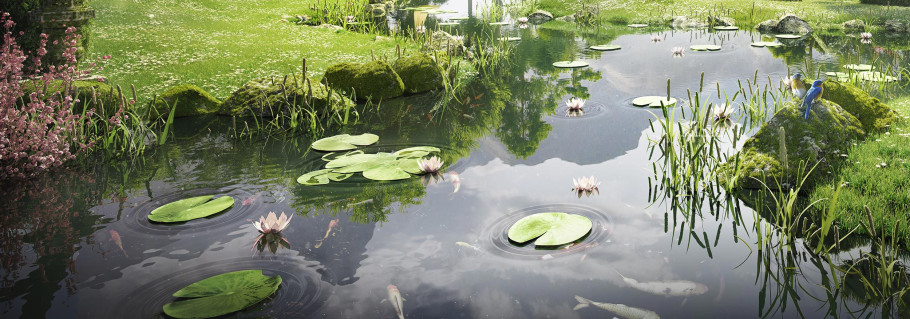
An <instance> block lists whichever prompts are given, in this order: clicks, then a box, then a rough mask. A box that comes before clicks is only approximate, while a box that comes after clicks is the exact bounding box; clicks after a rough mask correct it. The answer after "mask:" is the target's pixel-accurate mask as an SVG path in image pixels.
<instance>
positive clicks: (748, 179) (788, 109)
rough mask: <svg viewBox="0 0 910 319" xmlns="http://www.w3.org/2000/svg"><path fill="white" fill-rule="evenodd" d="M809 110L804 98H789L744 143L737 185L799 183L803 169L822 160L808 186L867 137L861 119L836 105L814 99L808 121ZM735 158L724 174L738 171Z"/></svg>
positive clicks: (783, 186)
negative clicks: (803, 105)
mask: <svg viewBox="0 0 910 319" xmlns="http://www.w3.org/2000/svg"><path fill="white" fill-rule="evenodd" d="M804 110H805V109H804V108H802V106H801V105H800V101H799V100H797V99H794V100H792V101H790V102H789V103H788V104H787V105H786V106H785V107H784V108H782V109H781V110H779V111H778V112H777V113H776V114H775V115H774V117H773V118H772V119H771V120H770V121H768V123H766V124H765V125H764V126H762V128H761V129H760V130H759V131H758V133H756V134H755V135H754V136H753V137H751V138H749V139H748V140H747V141H746V142H745V144H744V145H743V148H742V150H741V151H740V153H739V155H738V156H739V160H740V167H739V170H738V172H737V175H738V178H737V180H738V182H737V183H736V184H735V185H734V187H735V188H745V189H762V188H764V186H763V185H762V183H764V184H765V185H767V186H768V187H769V188H771V189H778V188H780V187H782V188H789V187H794V186H796V185H798V183H799V179H801V178H802V177H803V176H804V175H803V174H802V172H801V171H806V170H808V169H811V168H812V167H813V166H814V165H816V163H817V164H818V165H817V166H815V168H814V170H813V171H812V174H811V175H810V176H809V178H807V179H806V182H805V183H804V184H803V187H804V188H806V187H811V185H813V184H814V183H815V182H816V181H817V180H818V178H819V177H820V176H822V175H823V174H827V173H829V172H830V171H831V169H832V165H834V163H835V162H836V161H838V160H839V159H840V158H841V157H842V154H845V153H846V152H847V150H848V149H849V148H850V147H851V146H852V144H853V142H854V141H857V140H859V139H861V138H863V137H864V136H865V131H863V128H862V127H863V126H862V123H860V121H859V120H858V119H856V117H854V116H853V115H852V114H850V112H847V111H846V110H844V109H843V108H841V107H840V106H838V105H837V103H834V102H831V101H827V100H824V99H822V100H820V101H818V102H816V103H814V104H813V105H812V109H811V112H810V114H809V119H803V111H804ZM781 129H783V130H781ZM782 131H783V132H782ZM781 133H783V134H781ZM781 136H783V138H781ZM782 142H783V143H782ZM731 162H732V161H731ZM731 162H728V163H727V164H725V165H724V169H723V174H731V173H732V172H734V171H733V164H732V163H731Z"/></svg>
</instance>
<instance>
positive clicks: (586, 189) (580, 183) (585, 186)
mask: <svg viewBox="0 0 910 319" xmlns="http://www.w3.org/2000/svg"><path fill="white" fill-rule="evenodd" d="M572 183H574V184H575V186H573V187H572V191H574V192H576V193H578V197H579V198H580V197H581V195H582V194H584V195H585V196H591V193H594V192H597V194H600V190H599V189H598V188H597V186H600V182H598V181H597V179H596V178H594V176H591V177H590V178H589V177H584V176H582V177H581V178H578V179H574V178H573V179H572Z"/></svg>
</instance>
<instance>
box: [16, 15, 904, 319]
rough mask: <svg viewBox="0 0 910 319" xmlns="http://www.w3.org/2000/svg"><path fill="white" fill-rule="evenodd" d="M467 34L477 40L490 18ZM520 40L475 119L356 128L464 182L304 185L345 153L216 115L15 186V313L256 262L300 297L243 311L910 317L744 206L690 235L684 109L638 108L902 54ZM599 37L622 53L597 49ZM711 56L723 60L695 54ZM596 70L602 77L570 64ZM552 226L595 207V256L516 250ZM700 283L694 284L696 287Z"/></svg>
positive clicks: (485, 87) (392, 109) (629, 34)
mask: <svg viewBox="0 0 910 319" xmlns="http://www.w3.org/2000/svg"><path fill="white" fill-rule="evenodd" d="M450 7H451V8H454V10H466V9H465V8H464V7H460V6H457V5H451V6H450ZM469 7H470V5H469ZM402 14H407V13H402ZM460 14H461V15H465V13H463V12H462V13H460ZM475 14H476V12H475ZM449 15H451V16H456V15H458V14H449ZM449 15H441V17H442V18H445V17H448V16H449ZM432 19H433V18H432V17H431V18H430V20H432ZM401 23H402V24H407V23H411V24H413V20H410V21H409V20H408V19H402V20H401ZM432 23H433V22H432V21H431V22H428V24H432ZM463 23H464V24H463V25H462V26H461V27H464V28H466V29H471V28H481V26H480V25H482V23H481V22H479V21H478V20H476V19H469V20H467V21H464V22H463ZM483 28H484V29H485V28H486V27H485V26H484V27H483ZM496 28H497V29H498V28H500V27H496ZM501 28H502V30H499V31H497V32H502V33H503V35H508V36H514V37H520V38H521V40H519V41H515V42H514V43H513V44H511V45H513V46H514V48H513V50H512V52H513V53H514V55H513V56H512V57H511V61H512V63H511V64H510V66H509V67H508V68H507V71H506V72H502V74H498V75H497V76H495V77H491V78H488V79H484V81H483V82H482V83H481V82H475V83H471V84H467V86H468V87H467V88H466V92H467V93H466V94H465V95H464V96H462V97H461V98H460V99H459V100H458V102H457V103H456V104H460V106H457V107H456V106H449V107H447V108H446V109H445V111H443V112H442V113H438V112H433V111H432V110H431V109H432V108H433V107H434V106H435V105H436V102H437V100H438V99H439V98H440V97H439V95H437V94H425V95H417V96H411V97H405V98H400V99H396V100H391V101H384V102H382V104H381V106H380V108H379V110H378V111H377V112H376V113H375V114H364V115H362V117H361V118H360V121H359V123H358V124H356V125H352V126H348V127H346V128H345V129H344V133H350V134H360V133H366V132H369V133H373V134H376V135H378V136H379V137H380V138H379V142H378V143H376V144H374V145H371V146H367V147H363V148H362V149H363V150H364V151H366V152H376V151H382V152H390V151H395V150H399V149H403V148H406V147H411V146H421V145H428V146H435V147H438V148H440V149H441V152H440V154H441V155H442V157H443V159H444V160H445V161H446V164H445V168H444V171H445V172H446V173H445V174H444V175H443V177H444V179H439V180H431V179H428V178H426V177H425V178H418V177H414V178H411V179H407V180H404V181H395V182H374V181H369V180H367V179H364V178H362V177H360V176H355V177H352V178H350V179H348V180H345V181H342V182H333V183H330V184H327V185H318V186H302V185H300V184H297V183H296V181H295V180H296V178H297V177H298V176H300V175H302V174H304V173H306V172H310V171H313V170H316V169H320V168H321V167H322V166H323V165H324V164H325V162H324V161H323V160H322V159H321V157H322V155H323V154H324V153H321V152H318V151H314V150H311V149H309V145H310V143H312V140H311V139H309V138H307V137H287V138H269V139H266V138H260V137H253V138H240V139H239V138H237V137H236V136H234V135H232V134H231V133H229V132H231V130H230V128H231V126H232V125H233V124H232V122H231V120H230V119H229V118H218V117H212V118H192V119H178V120H177V121H176V122H175V123H174V127H175V131H174V132H173V134H174V136H175V139H174V142H171V143H167V144H166V145H163V146H161V147H158V148H157V149H155V150H154V151H151V152H149V153H148V154H146V155H145V156H143V157H142V158H140V159H138V160H137V161H135V162H131V163H114V164H105V165H97V166H91V165H89V166H87V167H83V168H81V169H74V170H70V171H66V172H64V173H60V174H56V175H53V176H48V177H47V178H44V179H42V180H40V181H38V182H36V183H34V184H29V185H18V186H17V185H12V186H8V187H4V189H3V190H2V192H0V193H2V194H3V197H4V198H5V200H4V203H3V207H2V210H3V213H2V214H0V218H2V223H0V224H2V227H3V232H2V234H3V235H2V236H0V238H2V242H0V251H2V256H3V263H2V268H0V270H2V271H0V274H2V280H3V285H2V286H3V290H2V294H0V296H2V299H0V313H2V314H3V317H11V318H12V317H24V318H33V317H43V316H47V317H54V318H89V317H99V318H131V317H135V318H148V317H159V316H160V317H164V314H163V313H162V306H163V305H164V304H167V303H170V302H172V301H174V300H175V298H174V297H172V296H171V294H172V293H174V292H175V291H177V290H179V289H181V288H183V287H185V286H187V285H189V284H191V283H194V282H196V281H199V280H201V279H204V278H207V277H210V276H213V275H217V274H220V273H225V272H229V271H236V270H245V269H262V270H263V272H264V274H266V275H269V276H272V275H276V274H277V275H281V277H282V279H283V283H282V285H281V286H280V288H279V289H278V291H277V293H276V294H275V295H273V296H272V297H271V298H268V299H266V300H265V301H264V302H263V303H260V304H258V305H257V306H254V307H252V308H250V309H247V310H244V311H242V312H239V313H236V314H234V315H232V316H231V317H235V316H236V317H243V318H249V317H275V318H285V317H323V318H354V317H366V318H396V317H397V315H396V313H395V309H394V308H393V306H392V305H391V304H390V303H389V302H387V301H386V302H384V301H383V300H384V299H387V298H388V296H389V291H388V287H389V285H394V286H396V287H397V289H398V291H400V293H401V295H402V297H403V298H404V299H405V300H404V301H403V306H404V309H403V312H404V315H405V317H407V318H481V317H492V318H541V317H554V318H602V317H605V316H607V317H610V316H614V315H616V316H619V314H614V313H612V312H609V311H607V310H603V309H598V308H597V306H596V305H592V306H590V307H586V308H580V309H577V310H575V309H573V308H577V305H579V301H578V300H577V299H576V297H575V296H581V297H584V298H587V299H590V300H593V301H595V302H604V303H610V304H624V305H627V306H630V307H635V308H640V309H646V310H648V311H653V312H654V313H656V314H658V315H659V316H662V317H667V318H721V317H732V316H749V317H757V316H761V317H766V316H767V317H788V318H789V317H810V318H821V317H832V316H833V317H837V316H847V315H849V314H850V313H851V312H860V313H862V314H863V315H864V316H865V315H871V316H873V317H878V316H879V315H880V314H879V313H880V312H883V313H884V314H887V313H889V312H894V313H897V312H898V311H899V312H900V313H902V314H904V313H906V311H907V310H906V309H904V308H901V309H890V308H885V310H882V309H883V308H882V306H880V305H878V304H877V303H875V302H872V301H867V300H865V297H863V296H862V295H861V294H860V293H855V294H854V295H849V293H844V292H842V293H841V295H840V296H838V297H836V298H831V293H830V291H829V290H831V289H833V287H835V284H834V283H832V281H836V279H835V278H831V276H832V274H831V272H830V271H829V269H828V266H827V264H826V263H824V262H822V261H820V260H818V259H817V257H813V256H812V254H810V253H808V250H807V249H806V248H804V246H803V244H802V242H801V241H802V240H801V239H796V242H797V243H798V244H796V245H795V246H796V253H795V254H794V255H795V256H794V255H790V254H789V253H786V254H774V253H768V252H767V251H766V252H765V253H764V254H762V253H761V252H759V251H758V250H757V247H756V242H757V241H759V240H760V239H761V235H759V234H757V233H756V232H755V231H754V230H753V228H752V226H751V225H754V224H755V223H756V221H759V222H760V220H761V219H762V217H761V215H760V214H758V213H755V212H753V211H752V210H751V209H750V208H748V207H746V206H745V205H741V204H740V203H736V204H735V205H731V206H724V208H723V209H721V211H720V212H715V213H711V214H709V213H708V212H709V211H712V209H713V207H708V206H709V204H707V203H705V204H704V207H703V211H704V212H705V214H703V215H702V216H701V217H699V218H698V220H697V225H696V226H695V227H694V228H693V229H692V230H691V231H689V233H686V234H683V232H682V231H681V229H683V228H684V227H689V226H681V225H679V224H678V223H675V222H674V221H675V220H676V219H675V218H673V217H668V216H672V213H671V214H667V213H668V212H669V211H670V209H671V207H669V206H668V204H666V203H664V202H661V201H658V200H655V199H654V198H652V196H650V195H651V194H652V188H653V187H654V186H655V185H653V184H652V183H653V178H654V167H653V166H652V163H654V162H655V160H654V159H653V158H652V156H651V155H652V154H651V152H652V149H651V148H650V146H651V143H650V142H649V139H653V138H654V136H655V134H656V133H655V132H653V131H652V127H654V126H652V124H651V121H660V120H662V119H664V115H663V114H662V113H661V111H660V109H658V108H640V107H635V106H632V103H631V101H632V99H634V98H636V97H639V96H647V95H666V94H667V80H668V79H669V81H670V93H669V94H670V95H671V96H673V97H676V98H679V99H680V100H681V101H682V100H684V99H687V96H689V94H690V93H689V92H690V91H691V92H695V91H699V90H700V87H701V90H702V91H703V94H701V99H702V100H703V102H704V103H708V102H709V101H710V102H713V103H726V102H727V99H728V98H733V96H732V94H728V93H727V92H729V93H734V92H736V91H738V90H739V89H740V87H741V86H746V82H747V80H749V82H750V83H754V82H752V81H754V79H756V78H757V79H758V81H757V82H758V83H759V85H760V86H765V85H766V84H770V86H771V87H775V88H776V87H777V86H778V85H779V83H780V81H781V78H783V77H786V76H787V75H788V74H790V73H793V72H795V71H796V70H801V71H803V72H805V73H809V72H811V74H815V73H816V72H819V73H824V72H827V71H840V66H841V65H843V64H847V63H860V62H861V63H874V64H876V65H879V66H882V65H890V66H892V67H896V66H907V65H908V64H907V63H908V60H910V57H907V55H906V52H904V51H895V50H890V49H887V45H886V44H887V43H885V40H884V39H882V40H881V41H880V42H882V43H879V42H876V44H874V45H872V44H862V43H861V42H860V40H859V39H857V38H853V37H839V36H818V37H808V38H803V39H800V40H796V41H792V42H785V45H784V46H782V47H777V48H764V47H753V46H751V45H750V44H751V43H752V42H755V41H762V36H761V35H760V34H758V33H753V32H750V31H707V30H690V31H656V30H652V29H641V30H632V29H629V30H621V31H617V32H613V33H610V32H596V31H591V32H572V31H561V30H555V29H547V28H543V27H537V26H532V27H530V28H526V29H522V28H518V27H516V26H504V27H501ZM653 35H657V37H659V39H660V41H652V37H653ZM764 41H773V39H768V38H765V39H764ZM876 41H879V39H876ZM894 41H906V40H901V39H895V40H894ZM600 44H613V45H619V46H621V47H622V48H621V49H620V50H618V51H609V52H598V51H593V50H589V49H587V48H588V47H589V46H591V45H600ZM696 44H716V45H720V46H721V50H720V51H717V52H710V51H705V52H701V51H691V50H688V47H689V46H690V45H696ZM674 47H683V48H686V50H685V52H684V55H683V56H682V57H674V56H673V54H672V49H673V48H674ZM576 59H577V60H582V61H585V62H588V63H589V64H590V66H589V67H586V68H578V69H557V68H554V67H553V66H552V63H554V62H557V61H562V60H576ZM807 67H808V68H810V70H809V72H807V71H806V68H807ZM756 75H757V76H756ZM810 77H811V76H810ZM718 89H719V90H720V91H721V92H717V90H718ZM899 89H900V88H899ZM718 94H720V96H721V98H720V99H719V98H718ZM725 96H726V97H725ZM572 97H579V98H583V99H585V100H587V101H588V102H587V104H586V107H585V109H586V111H585V113H584V114H583V115H581V116H577V117H572V116H567V115H566V110H565V102H566V101H567V100H568V99H570V98H572ZM741 100H742V97H739V100H737V101H733V102H731V104H733V105H738V103H739V102H738V101H741ZM683 109H685V108H684V106H677V107H674V108H673V109H672V111H671V112H670V113H671V114H677V115H678V114H679V113H680V112H681V110H683ZM740 113H742V111H739V110H738V113H737V114H740ZM737 119H740V118H739V117H738V118H737ZM655 126H656V125H655ZM754 131H755V129H749V130H747V134H752V133H754ZM726 147H728V148H730V149H732V148H733V146H731V145H727V146H726ZM456 175H457V178H455V176H456ZM582 176H595V177H596V178H597V179H598V180H599V181H600V182H601V184H600V186H599V192H598V193H595V194H592V195H591V196H581V197H579V196H577V194H576V193H575V192H573V191H571V188H572V186H573V179H575V178H580V177H582ZM205 194H214V195H216V196H231V197H233V198H234V199H235V204H234V206H233V207H232V208H231V209H229V210H227V211H225V212H223V213H220V214H218V215H215V216H212V217H209V218H204V219H199V220H193V221H189V222H186V223H182V224H177V225H165V224H155V223H151V222H149V221H148V219H147V216H148V214H149V212H151V210H153V209H155V208H156V207H158V206H161V205H163V204H166V203H169V202H172V201H175V200H178V199H183V198H187V197H192V196H199V195H205ZM269 212H276V213H281V212H286V213H288V214H290V215H293V219H292V221H291V222H290V225H289V227H288V229H287V230H285V231H283V232H282V235H283V238H284V240H286V242H287V245H280V244H273V247H268V245H265V247H260V248H263V249H262V250H258V249H256V248H257V247H256V243H255V240H256V238H257V236H258V235H259V232H258V231H257V230H256V229H255V228H254V227H253V226H252V225H251V221H252V220H258V218H259V216H263V215H266V214H267V213H269ZM539 212H566V213H574V214H579V215H582V216H585V217H588V218H589V219H590V220H591V221H592V222H593V228H592V230H591V232H590V233H589V234H588V235H587V236H586V237H585V238H584V240H582V241H580V243H579V244H575V245H570V246H567V247H560V248H559V249H535V248H534V246H533V244H532V245H518V244H515V243H512V242H510V241H509V239H508V237H506V233H507V231H508V229H509V227H510V226H511V225H512V224H513V223H514V222H515V221H517V220H518V219H520V218H522V217H524V216H528V215H530V214H533V213H539ZM693 220H695V218H693ZM680 222H681V221H680ZM759 224H761V222H760V223H759ZM686 230H688V228H686ZM681 234H682V235H681ZM690 235H693V236H690ZM276 243H277V242H276ZM854 246H855V248H853V249H852V250H845V251H843V252H842V253H841V256H843V257H844V258H845V260H846V259H849V255H850V254H851V253H852V254H853V256H854V257H855V256H856V255H857V254H856V251H857V250H859V249H863V247H864V244H862V243H859V244H856V245H854ZM272 249H274V252H272V251H270V250H272ZM865 250H867V251H868V248H865ZM686 285H691V286H693V287H695V289H689V290H683V291H678V293H677V290H678V288H679V287H681V286H683V287H685V286H686ZM845 289H846V290H849V288H845ZM860 289H861V286H860ZM844 294H846V295H847V296H845V295H844ZM851 296H858V297H851Z"/></svg>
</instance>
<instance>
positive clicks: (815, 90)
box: [803, 80, 825, 119]
mask: <svg viewBox="0 0 910 319" xmlns="http://www.w3.org/2000/svg"><path fill="white" fill-rule="evenodd" d="M824 91H825V89H824V88H823V87H822V80H815V82H812V88H810V89H809V92H807V93H806V98H805V99H803V106H805V107H806V113H803V119H808V118H809V108H811V107H812V103H814V102H815V101H818V100H819V99H821V98H822V93H824Z"/></svg>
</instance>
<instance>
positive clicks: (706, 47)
mask: <svg viewBox="0 0 910 319" xmlns="http://www.w3.org/2000/svg"><path fill="white" fill-rule="evenodd" d="M689 49H691V50H692V51H720V46H719V45H713V44H696V45H693V46H690V47H689Z"/></svg>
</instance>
